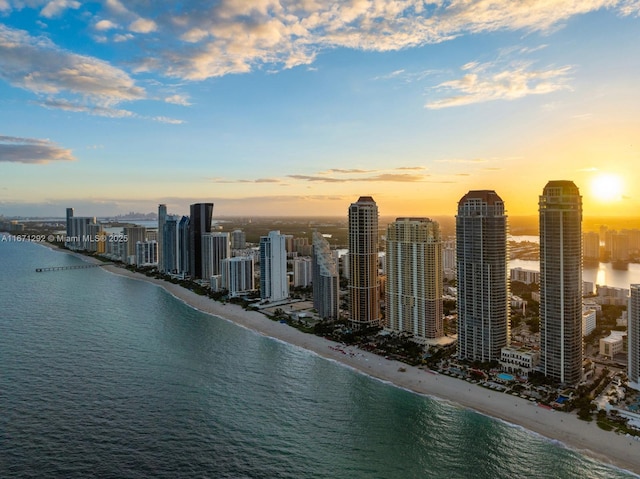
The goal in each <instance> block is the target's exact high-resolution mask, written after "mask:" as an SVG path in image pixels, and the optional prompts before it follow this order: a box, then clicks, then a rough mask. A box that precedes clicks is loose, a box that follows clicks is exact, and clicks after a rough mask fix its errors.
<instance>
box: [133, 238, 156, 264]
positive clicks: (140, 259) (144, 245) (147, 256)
mask: <svg viewBox="0 0 640 479" xmlns="http://www.w3.org/2000/svg"><path fill="white" fill-rule="evenodd" d="M135 264H136V265H138V266H155V265H157V264H158V242H157V241H156V240H151V241H138V242H137V243H136V255H135Z"/></svg>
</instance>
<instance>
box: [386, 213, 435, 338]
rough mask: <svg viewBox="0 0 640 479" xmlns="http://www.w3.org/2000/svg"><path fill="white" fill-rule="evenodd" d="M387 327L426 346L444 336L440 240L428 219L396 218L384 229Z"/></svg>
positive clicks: (433, 225)
mask: <svg viewBox="0 0 640 479" xmlns="http://www.w3.org/2000/svg"><path fill="white" fill-rule="evenodd" d="M386 245H387V247H386V249H387V251H386V255H385V261H386V272H387V282H386V295H385V304H386V323H387V327H388V328H389V329H392V330H394V331H398V332H407V333H411V334H413V337H414V339H415V340H417V341H419V342H426V341H427V340H429V339H436V338H439V337H442V336H444V323H443V307H442V288H443V284H442V278H443V266H442V239H441V236H440V226H439V225H438V223H437V222H435V221H432V220H430V219H429V218H398V219H396V221H395V222H393V223H391V224H390V225H389V226H388V228H387V243H386Z"/></svg>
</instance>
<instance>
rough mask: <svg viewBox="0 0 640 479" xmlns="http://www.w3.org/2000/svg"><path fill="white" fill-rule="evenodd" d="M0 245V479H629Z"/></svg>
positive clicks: (500, 426)
mask: <svg viewBox="0 0 640 479" xmlns="http://www.w3.org/2000/svg"><path fill="white" fill-rule="evenodd" d="M72 264H81V263H80V260H78V259H76V258H74V257H71V256H69V255H66V254H63V253H60V252H55V251H50V250H48V249H46V248H44V247H42V246H38V245H34V244H15V243H1V242H0V272H1V274H0V357H1V361H2V372H1V374H0V408H1V411H2V414H0V445H1V447H0V477H2V478H14V477H17V478H22V477H65V478H85V477H99V478H122V477H131V478H138V477H143V478H144V477H149V478H152V477H153V478H157V477H166V478H178V477H185V478H192V477H211V478H325V477H326V478H452V477H453V478H466V477H472V478H511V477H534V478H574V477H580V478H603V477H613V478H622V477H631V475H630V474H628V473H625V472H624V471H620V470H618V469H615V468H612V467H610V466H607V465H604V464H602V463H599V462H597V461H594V460H592V459H590V458H588V457H586V456H583V455H581V454H579V453H576V452H574V451H571V450H569V449H566V448H564V447H562V446H561V445H559V444H557V443H556V442H553V441H549V440H547V439H544V438H541V437H540V436H537V435H534V434H531V433H529V432H527V431H525V430H523V429H521V428H518V427H514V426H511V425H508V424H505V423H503V422H501V421H496V420H493V419H491V418H488V417H485V416H482V415H480V414H476V413H474V412H472V411H469V410H465V409H462V408H459V407H455V406H452V405H450V404H448V403H445V402H440V401H435V400H432V399H430V398H426V397H422V396H419V395H416V394H413V393H411V392H408V391H405V390H402V389H398V388H395V387H392V386H390V385H388V384H385V383H382V382H380V381H376V380H373V379H371V378H369V377H367V376H364V375H362V374H359V373H356V372H354V371H352V370H350V369H347V368H345V367H342V366H341V365H339V364H336V363H334V362H331V361H328V360H326V359H323V358H320V357H318V356H316V355H314V354H312V353H310V352H308V351H305V350H303V349H300V348H297V347H294V346H291V345H288V344H285V343H282V342H279V341H275V340H272V339H269V338H265V337H262V336H260V335H258V334H255V333H253V332H251V331H248V330H245V329H243V328H240V327H238V326H236V325H233V324H231V323H229V322H227V321H224V320H221V319H218V318H214V317H210V316H208V315H205V314H203V313H200V312H198V311H195V310H193V309H191V308H189V307H188V306H186V305H185V304H183V303H181V302H180V301H177V300H175V299H174V298H172V297H171V296H170V295H169V294H167V293H166V292H164V290H162V289H161V288H158V287H156V286H154V285H151V284H148V283H145V282H141V281H134V280H130V279H127V278H122V277H119V276H115V275H112V274H109V273H107V272H105V271H102V270H101V269H99V268H95V269H84V270H74V271H64V272H57V273H35V272H34V269H35V268H36V267H45V266H59V265H72Z"/></svg>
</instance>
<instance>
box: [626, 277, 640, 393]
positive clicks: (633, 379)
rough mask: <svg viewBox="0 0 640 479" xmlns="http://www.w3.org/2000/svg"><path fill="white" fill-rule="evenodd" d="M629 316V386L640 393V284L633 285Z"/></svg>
mask: <svg viewBox="0 0 640 479" xmlns="http://www.w3.org/2000/svg"><path fill="white" fill-rule="evenodd" d="M628 311H629V314H628V316H627V321H628V323H627V347H628V349H629V365H628V371H627V376H628V377H629V386H631V387H632V388H633V389H635V390H637V391H640V284H632V285H631V289H630V296H629V309H628Z"/></svg>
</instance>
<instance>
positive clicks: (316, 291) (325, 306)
mask: <svg viewBox="0 0 640 479" xmlns="http://www.w3.org/2000/svg"><path fill="white" fill-rule="evenodd" d="M312 270H313V271H312V272H313V281H312V284H311V286H312V289H313V307H314V308H315V309H316V311H318V315H319V316H320V317H321V318H322V319H338V317H339V314H340V309H339V308H340V277H339V273H338V262H337V260H336V256H335V255H334V254H333V252H332V251H331V247H330V246H329V242H328V241H327V240H326V239H325V238H324V237H323V236H322V234H321V233H319V232H318V231H314V232H313V266H312Z"/></svg>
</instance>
